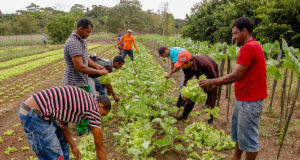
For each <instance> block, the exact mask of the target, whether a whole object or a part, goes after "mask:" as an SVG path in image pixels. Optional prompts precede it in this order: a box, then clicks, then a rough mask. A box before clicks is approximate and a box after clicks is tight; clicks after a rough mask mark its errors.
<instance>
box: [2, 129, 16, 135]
mask: <svg viewBox="0 0 300 160" xmlns="http://www.w3.org/2000/svg"><path fill="white" fill-rule="evenodd" d="M14 133H15V131H14V130H11V129H9V130H6V131H5V132H4V135H5V136H10V135H12V134H14Z"/></svg>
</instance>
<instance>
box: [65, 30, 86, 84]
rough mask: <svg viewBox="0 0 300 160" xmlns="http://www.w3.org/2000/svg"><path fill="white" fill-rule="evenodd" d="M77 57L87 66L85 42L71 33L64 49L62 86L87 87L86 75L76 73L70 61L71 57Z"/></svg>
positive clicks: (74, 33)
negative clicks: (64, 67)
mask: <svg viewBox="0 0 300 160" xmlns="http://www.w3.org/2000/svg"><path fill="white" fill-rule="evenodd" d="M78 55H80V56H81V57H82V62H83V64H84V65H86V66H88V57H89V54H88V50H87V44H86V40H85V39H82V38H81V37H80V36H79V35H78V34H76V32H75V31H73V32H72V34H71V35H70V37H69V38H68V39H67V41H66V43H65V47H64V58H65V62H66V69H65V73H64V77H63V85H72V86H88V75H87V74H84V73H80V72H78V71H76V69H75V66H74V64H73V61H72V57H73V56H78Z"/></svg>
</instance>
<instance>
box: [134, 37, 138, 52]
mask: <svg viewBox="0 0 300 160" xmlns="http://www.w3.org/2000/svg"><path fill="white" fill-rule="evenodd" d="M132 41H133V45H134V48H135V50H136V51H137V52H138V53H139V50H138V48H137V46H136V44H135V40H134V38H133V37H132Z"/></svg>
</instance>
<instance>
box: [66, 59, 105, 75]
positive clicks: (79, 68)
mask: <svg viewBox="0 0 300 160" xmlns="http://www.w3.org/2000/svg"><path fill="white" fill-rule="evenodd" d="M72 61H73V63H74V67H75V69H76V71H78V72H81V73H85V74H90V75H95V74H96V75H105V74H107V73H108V72H107V70H106V69H101V70H99V69H94V68H90V67H88V66H86V65H84V64H83V63H82V57H81V55H78V56H73V57H72Z"/></svg>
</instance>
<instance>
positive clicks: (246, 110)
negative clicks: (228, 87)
mask: <svg viewBox="0 0 300 160" xmlns="http://www.w3.org/2000/svg"><path fill="white" fill-rule="evenodd" d="M263 103H264V101H263V100H259V101H238V100H236V101H235V104H234V111H233V114H232V123H231V138H232V140H233V141H235V142H238V144H239V148H240V150H242V151H245V152H258V151H259V121H260V115H261V112H262V108H263Z"/></svg>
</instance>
